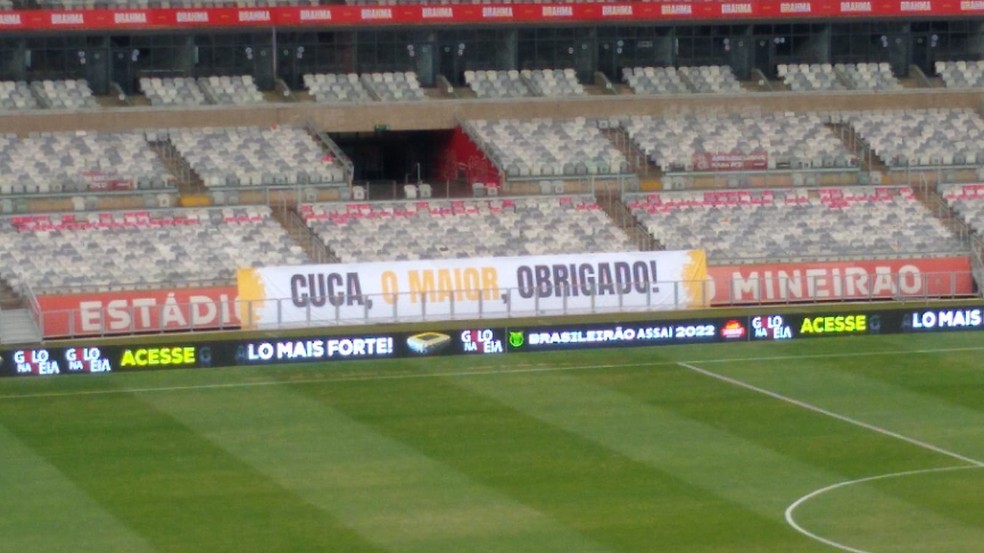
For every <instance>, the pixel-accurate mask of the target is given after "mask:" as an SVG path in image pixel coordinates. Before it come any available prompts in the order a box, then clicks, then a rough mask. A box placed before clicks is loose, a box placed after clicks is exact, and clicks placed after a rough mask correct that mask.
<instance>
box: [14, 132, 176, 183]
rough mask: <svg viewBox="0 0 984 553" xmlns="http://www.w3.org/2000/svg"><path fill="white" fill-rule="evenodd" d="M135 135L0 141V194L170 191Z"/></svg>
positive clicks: (57, 135)
mask: <svg viewBox="0 0 984 553" xmlns="http://www.w3.org/2000/svg"><path fill="white" fill-rule="evenodd" d="M173 186H174V182H173V179H172V178H171V177H170V176H169V174H168V171H167V169H166V168H165V167H164V164H163V162H162V161H161V159H160V157H159V156H158V155H157V154H156V153H155V152H154V151H153V150H152V149H151V148H150V145H149V144H148V143H147V141H146V140H145V139H144V136H143V135H142V134H140V133H135V132H134V133H109V132H85V131H78V132H67V133H37V134H33V135H31V136H28V137H26V138H21V139H19V138H17V137H16V136H13V135H6V136H2V137H0V194H25V193H34V192H37V193H42V194H44V193H60V192H75V191H87V190H88V191H109V190H131V189H147V188H164V187H173Z"/></svg>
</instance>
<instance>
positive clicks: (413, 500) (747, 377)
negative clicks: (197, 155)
mask: <svg viewBox="0 0 984 553" xmlns="http://www.w3.org/2000/svg"><path fill="white" fill-rule="evenodd" d="M982 359H984V334H981V333H961V334H949V335H934V336H925V335H920V336H881V337H867V338H837V339H816V340H802V341H796V342H790V343H769V344H761V343H748V344H723V345H715V346H707V345H705V346H700V347H689V346H678V347H664V348H650V349H614V350H612V349H610V350H596V351H591V352H583V351H582V352H576V353H550V354H510V355H508V356H498V357H485V358H480V357H458V358H440V359H415V360H406V361H382V362H366V361H362V362H350V363H336V364H331V365H317V366H316V365H307V366H299V365H296V366H282V367H273V368H271V367H267V368H238V369H211V370H199V371H194V370H184V371H162V372H146V373H125V374H123V373H121V374H113V375H106V376H100V377H78V376H72V377H55V378H41V379H30V378H28V379H4V380H2V381H0V552H8V551H10V552H15V551H16V552H32V553H33V552H49V551H50V552H63V551H71V552H74V553H81V552H98V553H108V552H126V553H143V552H151V551H161V552H225V551H228V552H237V553H238V552H250V551H255V552H262V553H273V552H282V551H283V552H288V551H289V552H306V551H313V552H320V551H329V552H340V553H361V552H372V553H383V552H387V553H451V552H454V553H470V552H489V553H526V552H530V553H553V552H556V553H581V552H591V553H594V552H599V553H600V552H613V553H621V552H640V553H641V552H645V553H650V552H664V551H665V552H686V553H689V552H753V551H754V552H784V553H785V552H824V551H855V552H868V553H881V552H904V553H912V552H927V553H928V552H933V553H963V552H980V551H981V550H982V547H984V546H982V544H984V468H981V467H982V466H984V360H982Z"/></svg>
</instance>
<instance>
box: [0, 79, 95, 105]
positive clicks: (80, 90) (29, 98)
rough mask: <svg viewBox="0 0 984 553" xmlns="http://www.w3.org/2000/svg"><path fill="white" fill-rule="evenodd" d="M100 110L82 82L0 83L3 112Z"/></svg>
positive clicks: (76, 80)
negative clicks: (44, 109)
mask: <svg viewBox="0 0 984 553" xmlns="http://www.w3.org/2000/svg"><path fill="white" fill-rule="evenodd" d="M94 107H99V103H98V102H97V101H96V98H95V97H94V96H93V95H92V89H90V88H89V84H88V83H87V82H86V81H85V80H82V79H68V80H44V81H33V82H30V83H28V82H26V81H2V82H0V110H24V109H42V108H46V109H81V108H94Z"/></svg>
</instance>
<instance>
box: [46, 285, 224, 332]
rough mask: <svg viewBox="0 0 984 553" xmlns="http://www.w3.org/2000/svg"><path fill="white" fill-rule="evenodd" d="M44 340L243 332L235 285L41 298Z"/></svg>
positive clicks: (61, 295)
mask: <svg viewBox="0 0 984 553" xmlns="http://www.w3.org/2000/svg"><path fill="white" fill-rule="evenodd" d="M37 303H38V307H39V309H40V312H41V313H40V315H41V330H42V332H43V334H44V337H45V338H59V337H69V336H97V335H98V336H102V335H107V334H132V333H135V332H164V331H173V330H215V329H221V328H239V311H238V309H237V308H236V288H235V287H234V286H212V287H202V288H179V289H175V290H138V291H127V292H99V293H92V294H59V295H41V296H38V297H37Z"/></svg>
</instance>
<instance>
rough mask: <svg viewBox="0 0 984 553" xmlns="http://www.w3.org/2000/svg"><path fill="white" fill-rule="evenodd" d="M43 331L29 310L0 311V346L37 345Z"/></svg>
mask: <svg viewBox="0 0 984 553" xmlns="http://www.w3.org/2000/svg"><path fill="white" fill-rule="evenodd" d="M40 342H41V331H40V330H39V329H38V325H37V323H36V322H35V321H34V316H33V315H32V314H31V312H30V311H29V310H27V309H4V310H0V344H36V343H40Z"/></svg>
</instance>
